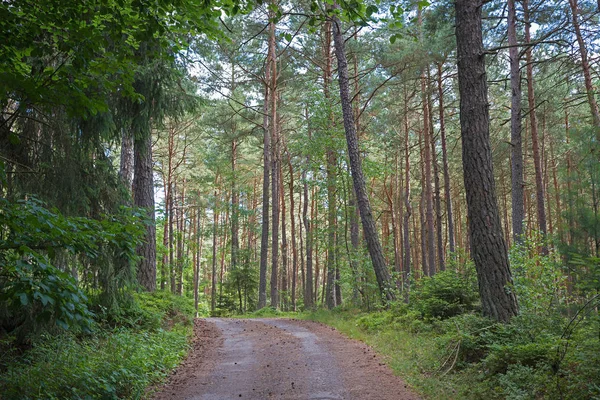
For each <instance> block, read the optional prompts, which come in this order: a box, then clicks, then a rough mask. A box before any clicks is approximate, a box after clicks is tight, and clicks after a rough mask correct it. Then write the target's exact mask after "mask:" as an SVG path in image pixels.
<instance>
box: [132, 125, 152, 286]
mask: <svg viewBox="0 0 600 400" xmlns="http://www.w3.org/2000/svg"><path fill="white" fill-rule="evenodd" d="M134 152H135V161H134V177H133V201H134V205H135V206H136V207H140V208H144V209H145V210H146V213H147V218H148V225H147V226H146V233H145V235H144V240H143V243H142V244H140V245H139V246H138V248H137V255H138V256H140V261H139V264H138V267H137V279H138V282H139V283H140V285H142V287H143V288H144V289H146V290H147V291H149V292H153V291H154V290H156V223H155V221H154V178H153V174H152V135H151V134H150V133H148V135H147V136H146V137H144V138H140V139H138V140H135V144H134Z"/></svg>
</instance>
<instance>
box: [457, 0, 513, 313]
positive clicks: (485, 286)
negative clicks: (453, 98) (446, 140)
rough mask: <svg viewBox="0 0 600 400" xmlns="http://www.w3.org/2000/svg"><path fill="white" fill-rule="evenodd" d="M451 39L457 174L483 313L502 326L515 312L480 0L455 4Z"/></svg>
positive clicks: (463, 0) (461, 0)
mask: <svg viewBox="0 0 600 400" xmlns="http://www.w3.org/2000/svg"><path fill="white" fill-rule="evenodd" d="M455 6H456V41H457V55H458V83H459V93H460V125H461V133H462V146H463V171H464V181H465V192H466V197H467V210H468V220H469V228H470V238H471V252H472V255H473V259H474V261H475V267H476V269H477V278H478V281H479V293H480V295H481V304H482V309H483V314H484V315H485V316H487V317H490V318H493V319H495V320H497V321H501V322H508V321H509V320H510V318H511V317H513V316H515V315H516V314H517V313H518V306H517V299H516V296H515V295H514V293H513V292H512V291H511V290H510V285H511V283H512V278H511V273H510V268H509V263H508V254H507V251H506V244H505V242H504V237H503V235H502V226H501V223H500V216H499V214H498V205H497V201H496V191H495V184H494V173H493V166H492V152H491V146H490V137H489V109H488V107H489V104H488V99H487V81H486V72H485V61H484V50H483V38H482V22H481V8H482V0H456V3H455Z"/></svg>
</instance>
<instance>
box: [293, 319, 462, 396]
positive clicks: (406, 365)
mask: <svg viewBox="0 0 600 400" xmlns="http://www.w3.org/2000/svg"><path fill="white" fill-rule="evenodd" d="M365 315H367V314H362V313H359V312H357V311H345V312H330V311H325V310H319V311H316V312H312V313H302V314H298V316H297V317H298V318H302V319H307V320H311V321H317V322H321V323H324V324H326V325H329V326H332V327H334V328H336V329H337V330H338V331H340V332H342V333H343V334H345V335H346V336H348V337H350V338H352V339H356V340H360V341H362V342H364V343H366V344H368V345H369V346H371V347H372V348H373V349H374V350H375V351H376V352H377V353H378V354H379V355H380V356H382V357H383V358H384V360H385V361H386V363H387V364H388V365H389V366H390V368H392V370H393V371H394V372H395V373H396V374H397V375H398V376H400V377H401V378H402V379H403V380H404V381H405V382H406V383H407V384H408V385H409V386H411V387H412V388H413V389H414V390H415V391H416V392H417V393H419V394H420V395H422V396H424V397H426V398H432V399H456V398H463V397H464V395H465V392H466V391H468V390H469V386H470V385H469V381H470V380H471V379H472V377H471V376H469V375H468V374H464V373H463V374H458V375H456V374H452V375H448V374H446V375H444V376H441V375H442V374H443V372H437V369H439V366H440V364H442V363H443V360H441V358H440V356H441V354H440V350H439V340H438V336H437V335H436V334H435V333H432V332H415V331H411V330H410V329H405V328H403V327H402V326H400V325H398V324H391V325H390V324H388V325H385V326H378V327H376V328H374V329H365V327H364V325H361V324H360V322H359V321H360V320H361V318H364V317H365Z"/></svg>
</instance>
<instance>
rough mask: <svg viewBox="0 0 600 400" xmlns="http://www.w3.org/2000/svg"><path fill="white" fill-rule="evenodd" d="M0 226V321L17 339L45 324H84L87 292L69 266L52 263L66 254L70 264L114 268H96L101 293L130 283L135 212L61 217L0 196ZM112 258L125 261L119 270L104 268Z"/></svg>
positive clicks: (137, 226) (137, 231) (138, 229)
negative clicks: (106, 273)
mask: <svg viewBox="0 0 600 400" xmlns="http://www.w3.org/2000/svg"><path fill="white" fill-rule="evenodd" d="M0 230H1V233H2V237H1V240H0V263H1V264H2V265H3V268H2V274H0V300H2V306H0V326H1V327H2V328H3V329H4V330H5V331H6V332H8V333H11V334H14V335H17V336H18V337H19V339H20V340H22V339H24V338H25V335H26V334H34V333H36V332H38V331H39V328H43V327H45V326H53V325H57V326H58V327H60V328H63V329H69V328H71V327H76V328H79V327H81V328H83V329H89V327H90V324H91V314H90V312H89V311H88V308H87V303H88V299H87V297H86V296H85V295H84V294H83V292H82V291H81V289H80V288H79V287H78V286H77V283H76V281H75V279H74V277H73V275H71V274H69V272H71V271H69V272H67V271H65V269H66V267H63V268H62V269H61V268H58V267H57V266H55V264H57V263H60V262H61V261H62V260H64V259H65V258H68V259H69V260H70V261H71V263H72V264H74V262H75V260H78V261H79V262H82V263H87V264H90V265H94V264H96V263H102V264H105V265H104V267H105V268H104V269H103V271H104V272H113V273H112V274H110V275H109V276H106V275H103V274H102V273H99V276H100V277H101V278H102V277H104V278H105V279H104V280H102V281H101V283H102V288H103V291H102V292H101V296H100V298H107V297H112V296H115V294H116V292H117V291H118V290H119V289H120V288H122V287H124V286H125V285H127V284H131V283H132V282H133V279H132V272H131V267H132V262H133V261H134V260H135V246H136V245H137V243H138V241H139V238H140V237H141V234H142V232H143V224H142V223H141V221H140V220H139V218H138V215H137V213H133V214H132V215H131V216H127V217H126V216H122V217H118V216H113V217H105V218H104V219H102V220H91V219H87V218H74V217H65V216H63V215H62V214H60V213H58V211H56V210H48V209H47V208H45V207H44V204H43V203H41V202H40V201H37V200H35V199H29V200H26V201H19V202H17V203H12V202H9V201H8V200H6V199H0ZM111 259H116V260H119V261H120V262H121V263H122V265H124V267H123V268H122V270H121V271H115V270H114V269H113V270H112V271H111V270H110V269H108V268H106V267H107V265H110V260H111ZM96 265H97V264H96ZM72 270H74V271H76V267H75V265H72ZM114 272H116V273H114Z"/></svg>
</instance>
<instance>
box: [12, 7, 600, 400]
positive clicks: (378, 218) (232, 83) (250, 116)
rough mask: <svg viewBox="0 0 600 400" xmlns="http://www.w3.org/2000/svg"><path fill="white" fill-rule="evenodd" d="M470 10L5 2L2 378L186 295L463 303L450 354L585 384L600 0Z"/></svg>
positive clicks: (592, 309)
mask: <svg viewBox="0 0 600 400" xmlns="http://www.w3.org/2000/svg"><path fill="white" fill-rule="evenodd" d="M478 3H479V2H477V1H466V0H459V1H457V5H456V6H457V7H459V6H461V5H462V6H464V7H466V8H464V9H463V11H464V10H467V11H464V12H463V13H458V14H457V12H456V9H455V5H454V3H453V2H449V1H429V2H428V1H413V0H406V1H397V2H386V1H378V2H376V4H375V3H373V4H371V3H368V4H366V3H365V4H363V3H362V2H339V4H337V3H336V2H330V1H326V2H316V1H315V2H308V1H307V2H284V1H279V2H277V1H274V0H273V1H270V2H264V3H263V2H257V3H249V4H246V3H243V2H237V1H230V0H219V1H211V2H195V1H186V0H177V1H157V2H149V1H145V0H135V1H130V0H125V1H123V0H119V1H116V0H108V1H102V2H95V1H83V2H78V3H77V4H75V3H73V2H71V1H67V0H53V1H42V2H35V1H27V0H15V1H3V2H1V3H0V43H1V45H0V106H1V107H2V113H1V114H0V179H1V181H2V189H1V194H2V198H1V199H0V202H1V208H0V226H1V228H0V265H1V266H2V269H1V271H0V299H2V303H1V304H0V347H1V348H2V349H4V350H3V351H4V352H5V354H7V355H10V357H8V356H7V357H6V360H9V361H6V362H0V371H2V372H6V371H13V370H12V369H11V368H13V367H14V365H13V364H11V362H17V363H18V362H21V361H20V360H22V359H21V357H23V354H28V353H27V351H30V349H34V350H35V349H36V345H35V343H45V344H43V345H40V346H41V348H43V346H50V347H51V346H53V345H52V344H48V342H47V340H49V339H48V336H45V335H50V336H51V337H54V338H57V337H63V339H60V340H66V339H64V336H62V335H65V333H64V332H63V333H61V332H62V331H65V330H67V331H71V332H73V333H72V335H73V336H68V337H69V338H71V339H69V340H71V342H69V343H71V345H72V346H81V342H80V341H81V340H82V339H81V336H82V335H83V337H85V336H86V335H97V334H98V331H99V330H100V331H102V332H105V333H104V334H108V333H106V332H114V329H116V328H117V327H120V326H128V329H129V328H132V329H134V330H135V329H138V330H139V329H142V328H143V329H145V330H146V331H145V332H152V335H164V334H168V333H164V332H163V331H162V330H161V331H160V332H159V331H157V329H158V327H159V326H161V324H163V325H162V326H163V327H164V326H166V325H170V326H172V325H173V320H174V319H175V320H176V319H177V318H178V315H179V314H178V313H179V311H177V310H179V307H180V306H181V307H187V305H186V306H183V305H181V304H183V303H180V301H182V300H181V299H178V297H182V298H184V299H185V298H189V299H194V300H193V305H194V306H195V310H196V315H206V314H207V313H208V312H210V314H211V315H232V314H243V313H248V312H254V311H257V310H260V309H264V308H265V307H271V308H272V309H274V310H281V311H311V310H315V309H317V308H321V307H324V308H327V309H337V310H340V309H343V310H350V309H360V310H362V311H367V312H372V311H381V310H382V309H385V310H386V311H384V314H385V313H387V314H385V315H386V317H385V318H390V320H389V321H387V322H390V323H391V322H395V323H398V324H400V325H402V324H403V325H404V326H412V328H410V329H412V330H415V329H416V331H415V332H416V333H420V332H421V329H423V328H422V327H420V328H418V329H417V328H415V323H414V321H413V319H414V320H415V321H416V320H418V321H421V322H422V321H426V322H427V323H431V321H440V320H446V319H448V318H462V319H459V320H457V321H458V322H457V324H456V328H448V326H449V325H445V326H446V328H444V329H454V330H455V331H456V330H458V331H459V336H460V335H463V336H460V337H461V339H460V340H461V341H460V342H458V341H456V340H457V339H456V338H454V339H452V340H454V341H449V342H447V343H445V345H444V346H446V347H444V348H445V349H446V350H445V351H446V352H447V351H450V350H449V349H454V350H452V354H451V355H450V356H449V358H448V359H447V360H446V363H447V362H448V360H452V358H453V357H454V353H456V357H457V358H456V359H454V363H453V364H452V365H451V366H450V369H452V368H453V367H455V365H456V362H457V359H458V360H459V363H460V362H463V363H464V365H466V364H468V363H475V362H482V360H488V364H486V366H487V368H488V369H487V371H488V372H490V375H501V376H504V377H507V376H508V378H502V379H505V380H504V381H502V380H500V381H494V383H493V384H490V385H492V386H493V385H496V386H495V387H496V388H497V387H502V388H503V389H502V390H504V392H502V391H500V392H498V393H500V394H499V396H501V397H502V396H507V393H509V391H510V390H513V389H514V390H515V392H514V393H520V392H519V391H518V390H524V391H525V392H526V391H527V389H523V386H525V387H527V384H526V383H524V382H527V379H523V382H521V383H520V385H521V386H519V384H517V383H515V382H517V380H518V379H517V378H516V377H518V376H521V377H522V376H530V375H527V374H531V376H534V377H535V379H534V378H532V379H531V380H530V381H529V383H528V384H529V385H531V386H532V387H533V389H531V390H533V392H532V393H533V394H532V395H533V396H536V395H540V394H541V395H546V396H556V398H563V396H564V393H571V395H573V396H575V397H579V398H589V396H599V395H600V383H599V382H598V380H597V375H595V373H596V372H597V371H596V370H595V369H594V368H592V367H590V365H596V367H595V368H596V369H597V366H598V365H600V360H598V354H600V352H598V351H597V350H598V348H599V347H598V346H599V342H598V337H599V336H598V332H600V319H599V318H598V305H599V304H598V303H599V301H598V299H599V297H598V296H599V293H600V215H599V212H600V210H599V208H600V187H599V186H600V162H599V157H600V156H599V154H600V153H599V152H600V149H599V141H600V112H599V107H598V102H597V88H598V82H600V77H599V75H598V73H599V71H600V65H599V61H600V57H599V54H600V53H599V44H600V43H599V42H598V38H599V37H600V32H599V29H598V26H599V24H598V18H599V9H600V3H597V2H593V1H589V0H543V1H541V0H540V1H536V0H520V1H515V0H509V1H508V2H505V1H495V0H491V1H487V2H485V4H483V5H481V4H478ZM473 9H475V10H477V12H481V14H482V16H483V18H482V29H479V34H481V32H483V43H482V44H483V52H482V54H476V57H475V58H474V60H483V59H484V58H485V69H484V70H478V69H476V68H477V66H475V65H474V64H470V63H465V62H464V61H462V60H467V59H468V56H469V54H467V53H465V51H468V50H469V49H470V48H474V49H475V50H474V51H475V52H476V51H478V47H473V45H472V43H476V42H477V38H476V37H475V38H472V37H467V33H465V32H466V31H464V32H463V31H461V29H460V28H461V27H464V26H467V24H468V21H463V22H461V18H465V19H466V18H467V17H469V16H470V15H471V11H472V10H473ZM461 32H462V33H461ZM468 40H475V42H468ZM457 41H458V46H457ZM480 41H481V40H480ZM470 43H471V44H470ZM478 45H479V46H480V45H481V43H479V44H478ZM342 56H343V57H342ZM484 56H485V57H484ZM461 62H462V64H461ZM475 62H477V61H475ZM481 67H482V68H483V64H482V65H481ZM464 71H467V72H468V71H475V73H473V74H472V75H474V76H476V77H478V78H481V79H482V82H483V84H484V86H482V87H484V88H485V84H486V83H487V88H485V90H486V93H487V98H484V99H483V100H484V102H483V103H480V104H479V105H481V104H483V105H484V107H479V108H478V107H477V106H472V107H470V106H469V105H468V104H467V99H468V100H477V99H476V98H475V97H476V96H471V95H469V96H462V97H461V95H460V94H461V93H463V92H461V91H462V90H467V89H468V87H470V86H469V85H468V84H466V85H465V82H466V81H465V79H467V77H468V75H466V74H465V73H464ZM482 71H483V72H482ZM344 77H345V78H344ZM344 92H345V93H346V95H345V96H344ZM464 93H468V92H464ZM484 93H485V92H484ZM471 105H472V104H471ZM483 109H485V110H486V111H485V113H487V112H489V119H486V118H487V114H485V113H484V112H483V111H481V110H483ZM478 115H481V116H482V118H483V120H482V121H483V122H484V123H485V126H487V128H486V129H489V137H488V136H486V135H485V134H484V133H483V131H482V137H483V140H484V142H485V143H487V144H486V145H487V146H488V147H487V150H486V151H483V152H482V153H476V156H473V155H472V154H473V153H466V152H465V151H466V150H465V144H467V143H468V142H469V140H470V139H469V138H470V137H471V136H469V135H468V134H467V133H468V132H470V131H469V130H468V129H471V128H469V127H470V126H471V127H472V126H474V125H473V124H474V122H473V120H470V119H469V118H470V117H471V116H478ZM488 122H489V124H488ZM352 132H354V136H352ZM488 139H489V140H488ZM353 140H354V142H353ZM485 149H486V148H484V150H485ZM488 150H489V151H488ZM480 157H481V159H482V162H483V164H478V162H479V158H480ZM488 157H491V159H490V160H489V161H490V162H491V163H492V164H493V175H491V174H492V169H491V165H492V164H489V166H490V168H489V173H490V176H491V177H492V178H493V179H491V180H489V181H487V184H486V185H487V186H484V185H483V184H482V185H479V184H472V182H478V181H477V180H476V179H477V176H478V174H479V173H481V172H483V173H487V172H488V171H487V170H485V168H484V170H485V171H483V170H482V168H480V166H481V165H487V164H485V162H487V160H486V158H488ZM357 166H358V167H360V168H361V170H360V171H359V172H358V171H357V170H356V167H357ZM486 168H487V167H486ZM484 175H485V174H484ZM361 179H362V181H361ZM474 179H475V180H474ZM361 182H362V187H361ZM465 182H467V183H465ZM469 182H470V183H469ZM478 191H479V192H480V193H483V194H482V196H484V197H485V196H487V195H489V196H490V197H485V198H486V200H485V201H483V200H481V201H482V202H484V203H485V204H484V212H483V214H480V215H479V216H476V217H473V218H471V220H469V218H470V216H471V215H475V214H471V213H472V212H474V211H473V209H472V208H471V207H472V205H473V204H474V202H476V201H477V199H478V198H481V197H477V196H478V195H477V193H476V192H478ZM470 193H471V194H470ZM473 193H475V194H473ZM467 200H468V201H467ZM365 207H368V208H365ZM485 207H489V208H485ZM496 219H497V223H496ZM489 238H491V239H490V240H488V239H489ZM482 243H483V244H485V246H484V245H483V244H482ZM486 246H487V247H486ZM507 257H508V258H507ZM496 264H497V265H496ZM509 264H510V270H509ZM494 288H495V289H494ZM494 290H496V291H494ZM155 291H158V294H156V295H155V297H153V295H149V294H146V293H140V292H155ZM165 292H171V294H172V295H168V294H167V293H165ZM140 304H141V305H140ZM177 304H179V305H177ZM186 304H187V303H186ZM175 305H177V306H175ZM158 309H160V310H162V311H160V312H161V313H162V314H160V315H161V317H160V318H163V317H164V318H167V319H168V320H169V321H170V322H168V321H167V322H165V321H163V322H160V321H159V320H155V319H153V318H154V317H152V316H150V314H152V313H153V312H157V310H158ZM148 310H151V311H148ZM188 311H190V310H188ZM263 311H264V310H263ZM481 312H483V315H484V316H485V317H489V318H491V319H492V320H496V321H500V322H507V321H509V320H511V319H512V322H511V324H509V325H508V326H506V325H503V324H499V325H493V326H496V327H497V328H493V329H491V330H489V329H488V328H485V327H484V325H485V323H484V322H481V321H482V320H483V319H477V320H476V321H475V320H473V319H469V318H470V316H474V315H480V314H481ZM407 315H408V316H409V317H410V318H408V317H407ZM513 317H514V318H513ZM160 318H159V319H160ZM182 318H183V317H182ZM377 318H379V317H377ZM477 318H480V317H477ZM409 319H410V321H412V322H407V321H409ZM140 321H141V322H140ZM148 321H150V322H148ZM376 321H379V320H376ZM398 321H401V322H398ZM474 321H475V322H474ZM486 321H487V322H486V323H488V325H489V323H491V322H489V320H486ZM371 322H373V321H370V320H368V319H367V320H362V324H363V325H365V326H366V329H367V330H368V329H371V328H373V326H372V325H371ZM423 323H425V322H423ZM164 324H166V325H164ZM377 324H379V322H377ZM377 324H376V325H377ZM383 324H385V322H384V323H383ZM411 324H412V325H411ZM488 325H485V326H488ZM459 326H460V328H459ZM489 326H491V325H489ZM398 329H400V328H398ZM432 329H433V328H432ZM439 329H442V328H439ZM482 329H484V331H483V332H484V333H483V334H482ZM511 329H512V331H511ZM491 331H493V332H494V334H492V333H489V332H491ZM157 332H159V333H157ZM428 332H430V331H428ZM444 332H446V331H444ZM461 332H462V333H461ZM485 332H488V333H489V335H488V336H485V335H486V334H488V333H485ZM455 333H456V332H455ZM40 335H41V336H40ZM70 335H71V334H70ZM110 335H112V333H110ZM465 335H466V336H465ZM490 335H491V336H490ZM494 335H496V336H494ZM467 336H468V338H469V340H471V342H470V345H469V344H467V343H468V341H467V339H465V337H467ZM492 336H493V337H492ZM40 337H46V339H44V340H46V342H44V341H42V342H39V341H40V340H42V339H40ZM111 337H112V336H111ZM178 337H179V339H181V337H184V338H185V334H183V336H178ZM54 340H59V339H54ZM510 340H513V341H512V342H511V341H510ZM142 341H143V340H140V342H142ZM156 341H157V343H162V339H161V337H158V336H157V337H156ZM184 341H185V340H184V339H183V341H182V343H183V342H184ZM85 343H88V342H85ZM455 343H463V344H462V345H456V347H453V346H455ZM574 343H577V344H574ZM88 344H89V343H88ZM90 346H92V345H90ZM140 346H142V344H141V343H140ZM180 346H183V347H185V344H181V345H180ZM469 346H471V347H470V348H469ZM494 346H495V347H494ZM503 346H504V347H503ZM183 347H179V348H178V350H173V349H171V350H169V351H170V352H171V353H172V352H176V351H181V348H183ZM515 349H516V350H515ZM79 351H83V350H81V349H80V350H79ZM89 351H90V352H92V353H93V351H94V350H93V346H92V347H90V350H89ZM494 351H495V353H494ZM165 352H166V350H165ZM459 354H460V356H459ZM502 354H504V356H502ZM507 354H508V355H507ZM492 356H493V357H496V358H493V357H492ZM36 357H41V356H40V355H39V354H38V355H37V356H36ZM157 357H158V358H157V359H160V356H157ZM486 357H487V358H486ZM490 357H492V359H491V361H490ZM176 361H177V360H176V359H175V360H173V361H172V362H171V363H175V362H176ZM446 363H444V365H442V367H444V366H445V365H446ZM169 365H170V364H169ZM448 365H449V364H448ZM448 365H446V366H448ZM464 365H463V367H464ZM515 365H518V367H515ZM540 365H541V366H540ZM442 367H440V368H442ZM458 367H460V365H459V366H458ZM165 368H169V366H165ZM150 369H152V368H150ZM442 369H443V368H442ZM450 369H449V370H448V371H450ZM448 371H446V372H448ZM136 373H137V372H136ZM140 373H141V372H140ZM511 374H512V375H511ZM65 375H68V373H67V371H65ZM444 375H445V374H444ZM7 376H8V374H7ZM11 376H13V378H10V379H13V381H12V382H13V383H14V382H16V381H18V379H25V378H23V377H21V378H15V376H18V374H16V373H15V375H11ZM555 378H556V380H557V382H558V383H555V384H554V383H553V384H552V385H553V386H552V389H549V388H548V387H549V385H550V384H548V382H549V381H550V380H551V379H555ZM7 379H8V378H7ZM486 379H487V378H486ZM532 381H534V382H536V383H535V384H534V383H531V382H532ZM498 382H500V383H498ZM507 382H508V383H507ZM147 383H148V382H143V383H142V384H140V389H139V390H142V391H143V387H144V385H146V384H147ZM498 385H499V386H498ZM503 385H504V386H503ZM511 385H513V386H514V387H513V386H511ZM515 385H516V386H515ZM536 385H537V386H536ZM554 386H556V387H554ZM83 387H85V385H82V388H83ZM515 387H517V388H518V390H517V389H515ZM81 390H84V389H81ZM118 390H120V389H118V385H116V384H115V387H114V391H115V393H117V392H118ZM498 390H500V389H498ZM510 393H513V392H510ZM527 393H529V392H527ZM527 393H525V394H524V395H523V396H525V397H518V396H517V397H514V398H529V397H527V396H526V395H527ZM530 394H531V393H530ZM118 395H119V396H121V395H122V396H126V395H132V396H134V395H135V394H131V393H126V394H122V393H119V394H118ZM0 396H1V395H0ZM58 396H59V397H60V395H58ZM515 396H516V395H515ZM567 397H568V396H567Z"/></svg>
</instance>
